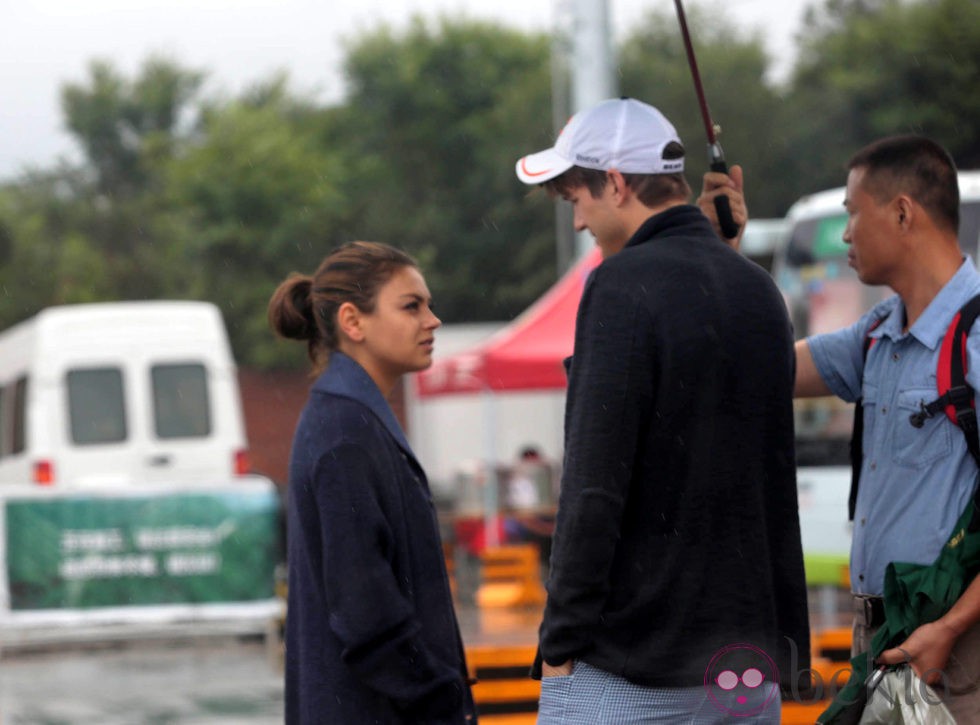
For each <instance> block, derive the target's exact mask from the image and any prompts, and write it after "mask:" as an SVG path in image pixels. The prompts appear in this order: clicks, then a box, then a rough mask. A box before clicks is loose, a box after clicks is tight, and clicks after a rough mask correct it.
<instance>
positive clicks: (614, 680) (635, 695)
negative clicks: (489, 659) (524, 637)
mask: <svg viewBox="0 0 980 725" xmlns="http://www.w3.org/2000/svg"><path fill="white" fill-rule="evenodd" d="M773 688H777V689H776V690H775V691H774V689H773ZM753 697H754V698H755V700H754V701H752V702H747V703H744V704H743V705H742V706H740V712H737V711H733V710H727V709H725V708H724V707H723V706H721V705H719V703H717V702H715V701H713V700H712V699H711V698H710V697H709V695H708V692H707V691H706V690H705V688H704V687H670V688H651V687H641V686H640V685H635V684H633V683H632V682H630V681H628V680H625V679H623V678H622V677H619V676H618V675H613V674H610V673H608V672H606V671H604V670H600V669H598V668H597V667H593V666H592V665H589V664H586V663H585V662H576V663H575V669H574V670H573V672H572V674H570V675H566V676H563V677H546V678H544V679H543V680H541V699H540V702H539V705H538V725H640V724H641V723H642V724H643V725H647V724H649V725H659V724H661V723H671V724H672V725H689V724H690V725H719V724H720V723H736V724H737V725H750V724H751V725H779V718H780V710H781V702H780V698H779V692H778V685H774V684H771V685H767V686H764V687H760V688H758V689H757V690H756V691H755V693H754V694H753ZM747 713H752V714H747Z"/></svg>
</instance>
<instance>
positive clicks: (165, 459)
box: [146, 453, 173, 466]
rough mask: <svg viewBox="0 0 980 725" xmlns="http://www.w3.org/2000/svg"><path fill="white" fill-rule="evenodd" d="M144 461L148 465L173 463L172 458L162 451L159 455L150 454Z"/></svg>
mask: <svg viewBox="0 0 980 725" xmlns="http://www.w3.org/2000/svg"><path fill="white" fill-rule="evenodd" d="M146 462H147V464H148V465H150V466H169V465H170V464H171V463H173V459H172V457H171V456H168V455H167V454H165V453H164V454H161V455H159V456H150V457H149V458H147V459H146Z"/></svg>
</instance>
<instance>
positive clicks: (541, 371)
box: [415, 248, 601, 397]
mask: <svg viewBox="0 0 980 725" xmlns="http://www.w3.org/2000/svg"><path fill="white" fill-rule="evenodd" d="M600 261H601V255H600V253H599V249H598V248H595V249H592V250H591V251H590V252H589V253H588V254H586V255H585V256H584V257H583V258H582V259H580V260H579V261H578V262H577V263H576V264H575V265H574V266H573V267H572V269H570V270H569V271H568V272H567V273H566V274H565V276H563V277H562V278H561V279H560V280H558V282H556V283H555V285H554V286H553V287H552V288H551V289H550V290H548V291H547V292H546V293H545V294H544V295H543V296H542V297H541V298H540V299H539V300H537V302H535V303H534V304H533V305H531V306H530V307H529V308H528V309H527V310H525V311H524V312H523V313H522V314H521V315H520V316H519V317H517V319H515V320H514V321H513V322H511V323H510V324H509V325H507V326H506V327H505V328H504V329H502V330H500V331H499V332H497V333H496V334H495V335H493V336H492V337H490V338H489V339H488V340H486V341H485V342H483V343H481V344H480V345H478V346H476V347H475V348H473V349H472V350H466V351H464V352H461V353H457V354H456V355H453V356H451V357H447V358H442V359H439V360H436V361H435V362H434V363H433V364H432V367H430V368H429V369H428V370H424V371H422V372H421V373H419V374H418V375H416V376H415V378H416V389H417V390H418V394H419V395H420V396H422V397H427V396H435V395H451V394H454V393H474V392H479V391H481V390H495V391H500V390H555V389H561V388H564V387H565V384H566V379H565V369H564V367H563V365H562V361H563V360H564V359H565V358H566V357H568V356H569V355H571V354H572V347H573V343H574V338H575V315H576V313H577V311H578V303H579V300H580V299H581V297H582V289H583V287H584V286H585V279H586V277H588V275H589V273H590V272H591V271H592V270H593V269H594V268H595V267H596V266H597V265H598V264H599V262H600ZM438 339H439V333H438V332H436V344H437V345H438Z"/></svg>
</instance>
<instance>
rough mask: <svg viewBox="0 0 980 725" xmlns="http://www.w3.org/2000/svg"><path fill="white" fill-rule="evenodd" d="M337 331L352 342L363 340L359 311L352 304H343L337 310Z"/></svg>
mask: <svg viewBox="0 0 980 725" xmlns="http://www.w3.org/2000/svg"><path fill="white" fill-rule="evenodd" d="M337 330H338V331H339V332H340V334H341V335H343V336H344V337H346V338H348V339H349V340H351V341H353V342H361V341H362V340H363V339H364V330H363V329H362V327H361V311H360V310H359V309H357V305H355V304H354V303H353V302H344V303H343V304H342V305H341V306H340V307H339V308H338V309H337Z"/></svg>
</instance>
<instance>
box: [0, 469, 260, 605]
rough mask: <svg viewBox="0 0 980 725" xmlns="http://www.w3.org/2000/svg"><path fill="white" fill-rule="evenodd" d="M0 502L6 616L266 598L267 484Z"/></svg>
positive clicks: (251, 600) (245, 600) (250, 600)
mask: <svg viewBox="0 0 980 725" xmlns="http://www.w3.org/2000/svg"><path fill="white" fill-rule="evenodd" d="M4 505H5V507H6V559H7V578H8V591H9V594H10V609H11V610H35V609H65V608H72V609H88V608H94V607H128V606H143V605H162V604H215V603H232V602H253V601H259V600H264V599H270V598H272V597H273V569H274V567H275V565H276V561H277V559H278V553H279V552H278V545H279V542H278V531H279V523H278V520H279V499H278V496H277V495H276V493H275V491H274V490H273V489H272V487H271V485H270V488H269V490H268V491H265V490H255V489H252V490H247V489H245V490H241V491H231V490H222V491H221V492H201V493H198V492H193V493H192V492H180V493H164V494H157V495H145V496H118V497H102V496H81V495H73V496H67V497H51V498H48V497H42V498H23V499H8V500H7V501H6V502H4Z"/></svg>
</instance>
